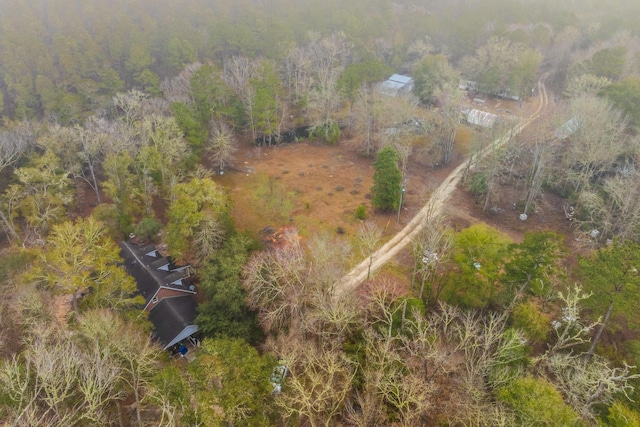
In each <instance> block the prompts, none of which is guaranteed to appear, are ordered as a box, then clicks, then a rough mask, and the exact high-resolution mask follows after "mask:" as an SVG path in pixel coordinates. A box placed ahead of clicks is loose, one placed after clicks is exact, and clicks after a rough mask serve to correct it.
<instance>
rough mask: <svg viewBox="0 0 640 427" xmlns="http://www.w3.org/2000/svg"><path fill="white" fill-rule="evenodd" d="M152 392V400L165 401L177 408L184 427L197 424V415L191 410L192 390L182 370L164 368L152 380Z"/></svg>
mask: <svg viewBox="0 0 640 427" xmlns="http://www.w3.org/2000/svg"><path fill="white" fill-rule="evenodd" d="M151 390H152V391H151V398H152V400H155V399H163V400H164V401H165V402H168V403H169V404H170V405H172V406H173V407H174V408H176V410H177V413H178V414H180V415H181V417H180V421H181V422H182V423H183V424H184V425H194V424H195V417H196V415H195V413H194V411H193V409H192V408H191V389H190V387H189V383H188V382H187V378H186V375H185V374H184V373H183V371H182V370H181V369H179V368H178V367H176V366H175V365H167V366H164V367H163V368H162V369H160V370H159V371H158V372H157V373H156V374H155V375H154V377H153V379H152V380H151ZM181 425H182V424H181Z"/></svg>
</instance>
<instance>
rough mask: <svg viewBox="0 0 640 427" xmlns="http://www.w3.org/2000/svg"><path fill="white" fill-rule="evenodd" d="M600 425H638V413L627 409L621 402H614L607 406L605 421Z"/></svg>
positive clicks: (618, 426) (624, 426)
mask: <svg viewBox="0 0 640 427" xmlns="http://www.w3.org/2000/svg"><path fill="white" fill-rule="evenodd" d="M601 425H603V426H608V427H640V414H639V413H638V412H636V411H634V410H632V409H629V408H628V407H627V406H626V405H624V404H623V403H621V402H615V403H614V404H613V405H611V406H610V407H609V413H608V414H607V418H606V421H605V422H602V423H601Z"/></svg>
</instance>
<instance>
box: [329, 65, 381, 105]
mask: <svg viewBox="0 0 640 427" xmlns="http://www.w3.org/2000/svg"><path fill="white" fill-rule="evenodd" d="M392 73H393V69H392V68H391V67H389V66H388V65H387V64H385V63H384V62H381V61H378V60H371V61H366V62H357V63H354V64H350V65H348V66H347V67H346V68H345V70H344V72H343V73H342V75H341V76H340V79H338V89H339V90H340V91H342V93H344V96H345V97H346V98H347V99H349V100H350V101H352V102H353V100H354V99H355V97H356V94H357V93H358V90H359V89H360V87H361V86H362V85H363V84H367V85H370V84H372V83H375V82H378V81H381V80H384V79H385V78H386V77H388V76H389V75H391V74H392Z"/></svg>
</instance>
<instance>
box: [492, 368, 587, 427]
mask: <svg viewBox="0 0 640 427" xmlns="http://www.w3.org/2000/svg"><path fill="white" fill-rule="evenodd" d="M496 397H497V398H498V400H500V401H501V402H502V403H504V404H505V405H507V406H508V407H509V408H510V409H511V410H512V411H513V412H514V413H515V415H516V418H517V419H518V421H519V423H520V424H519V425H527V426H533V425H535V426H558V427H561V426H562V427H564V426H571V425H575V424H576V423H577V421H578V416H577V414H576V413H575V412H574V411H573V410H572V409H571V408H570V407H569V406H568V405H567V404H566V403H564V401H563V399H562V395H561V394H560V392H559V391H558V390H557V389H556V388H555V387H554V386H553V384H551V383H549V382H547V381H546V380H544V379H541V378H533V377H524V378H519V379H516V380H514V381H512V382H511V383H510V384H509V385H507V386H506V387H504V388H501V389H499V390H498V391H497V393H496Z"/></svg>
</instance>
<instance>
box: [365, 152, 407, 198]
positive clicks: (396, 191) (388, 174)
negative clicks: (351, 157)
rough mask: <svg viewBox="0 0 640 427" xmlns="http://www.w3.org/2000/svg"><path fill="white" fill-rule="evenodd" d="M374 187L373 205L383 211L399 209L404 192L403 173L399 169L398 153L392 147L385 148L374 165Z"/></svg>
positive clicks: (372, 192)
mask: <svg viewBox="0 0 640 427" xmlns="http://www.w3.org/2000/svg"><path fill="white" fill-rule="evenodd" d="M373 167H374V169H375V172H374V173H373V187H371V194H372V196H373V198H372V199H371V203H372V204H373V207H374V208H376V209H379V210H381V211H389V210H393V209H397V208H398V205H399V203H400V192H401V191H402V187H401V184H402V173H401V172H400V168H398V153H397V152H396V151H395V150H394V149H393V148H391V147H384V148H383V149H381V150H380V151H379V152H378V156H377V158H376V161H375V163H374V164H373Z"/></svg>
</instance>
